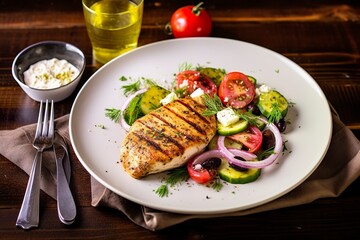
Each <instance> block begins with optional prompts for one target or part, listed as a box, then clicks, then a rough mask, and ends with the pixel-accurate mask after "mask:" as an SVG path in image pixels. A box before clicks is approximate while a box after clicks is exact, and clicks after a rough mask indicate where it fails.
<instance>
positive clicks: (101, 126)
mask: <svg viewBox="0 0 360 240" xmlns="http://www.w3.org/2000/svg"><path fill="white" fill-rule="evenodd" d="M95 127H98V128H101V129H105V125H104V124H96V125H95Z"/></svg>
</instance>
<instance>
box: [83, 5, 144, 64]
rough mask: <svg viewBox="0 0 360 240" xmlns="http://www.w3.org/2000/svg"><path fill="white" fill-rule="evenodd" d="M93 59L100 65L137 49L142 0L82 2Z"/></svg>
mask: <svg viewBox="0 0 360 240" xmlns="http://www.w3.org/2000/svg"><path fill="white" fill-rule="evenodd" d="M82 4H83V10H84V17H85V23H86V28H87V31H88V34H89V38H90V41H91V45H92V48H93V58H94V59H95V60H96V61H97V62H100V63H102V64H104V63H107V62H108V61H110V60H111V59H113V58H115V57H117V56H119V55H121V54H123V53H125V52H128V51H130V50H132V49H134V48H136V47H137V44H138V38H139V35H140V30H141V22H142V15H143V7H144V0H82Z"/></svg>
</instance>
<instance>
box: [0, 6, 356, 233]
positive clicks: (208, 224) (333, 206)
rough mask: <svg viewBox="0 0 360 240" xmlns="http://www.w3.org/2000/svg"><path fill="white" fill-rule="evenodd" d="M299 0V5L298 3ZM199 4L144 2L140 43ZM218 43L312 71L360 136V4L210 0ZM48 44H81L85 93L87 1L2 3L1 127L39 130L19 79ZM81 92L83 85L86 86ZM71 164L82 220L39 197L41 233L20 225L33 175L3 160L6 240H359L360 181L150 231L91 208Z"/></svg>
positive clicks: (1, 211)
mask: <svg viewBox="0 0 360 240" xmlns="http://www.w3.org/2000/svg"><path fill="white" fill-rule="evenodd" d="M293 2H294V3H293ZM188 3H192V4H194V3H197V2H194V1H180V0H179V1H165V0H157V1H155V0H146V1H145V10H144V19H143V27H142V32H141V36H140V41H139V44H140V45H145V44H148V43H152V42H156V41H159V40H165V39H170V38H172V37H171V36H168V35H166V34H165V33H164V31H163V28H164V25H165V24H166V22H167V21H168V20H169V19H170V16H171V14H172V12H173V11H174V10H175V9H177V8H178V7H180V6H182V5H185V4H188ZM206 7H207V10H208V12H209V14H210V15H211V16H212V19H213V32H212V36H214V37H225V38H231V39H238V40H242V41H247V42H251V43H254V44H257V45H261V46H264V47H266V48H269V49H272V50H274V51H276V52H279V53H280V54H283V55H285V56H286V57H288V58H290V59H291V60H293V61H295V62H296V63H297V64H299V65H300V66H302V67H303V68H304V69H305V70H306V71H308V72H309V73H310V74H311V75H312V76H313V77H314V79H315V80H316V81H317V83H318V84H319V85H320V87H321V88H322V90H323V91H324V93H325V95H326V96H327V98H328V100H329V102H330V103H331V104H332V105H333V106H334V107H335V109H336V110H337V111H338V113H339V115H340V117H341V119H342V121H343V122H344V123H345V124H346V125H347V126H348V127H349V128H350V129H351V130H352V131H353V132H354V133H355V135H356V136H357V137H358V138H359V137H360V111H359V110H360V2H359V1H340V0H339V1H335V0H333V1H325V0H324V1H322V0H319V1H312V0H307V1H296V2H295V1H291V2H290V1H277V0H275V1H266V0H259V1H231V0H222V1H215V0H211V1H206ZM44 40H60V41H66V42H69V43H72V44H74V45H76V46H78V47H79V48H80V49H81V50H82V51H83V52H84V53H85V55H86V58H87V66H86V70H85V73H84V75H83V79H82V83H81V85H82V84H83V83H84V82H85V81H86V80H87V79H88V78H89V77H90V76H91V75H92V74H93V73H94V72H95V71H96V69H97V67H96V66H95V65H94V64H92V56H91V51H92V50H91V45H90V42H89V39H88V36H87V32H86V29H85V25H84V21H83V14H82V6H81V1H80V0H62V1H45V0H37V1H32V2H31V3H30V2H27V1H11V0H3V1H0V119H1V121H0V129H1V130H3V129H14V128H17V127H20V126H23V125H26V124H30V123H34V122H36V119H37V114H38V106H39V105H38V103H36V102H35V101H33V100H31V99H30V98H29V97H28V96H26V94H25V93H24V92H23V91H22V90H21V89H20V87H19V86H18V85H17V83H16V82H15V81H14V79H13V77H12V75H11V64H12V61H13V59H14V57H15V56H16V54H17V53H18V52H19V51H20V50H22V49H23V48H25V47H26V46H28V45H30V44H32V43H36V42H39V41H44ZM79 87H80V86H79ZM75 96H76V93H75V94H74V95H72V96H71V97H70V98H68V99H67V100H65V101H62V102H60V103H58V104H57V108H56V112H55V115H56V117H60V116H62V115H65V114H68V113H69V112H70V109H71V106H72V103H73V101H74V98H75ZM72 157H73V160H74V161H73V180H72V182H71V188H72V190H73V193H74V195H75V200H76V204H77V206H78V218H77V220H76V222H75V223H74V224H73V225H71V226H65V225H63V224H61V223H60V222H59V220H58V218H57V210H56V202H55V201H54V200H53V199H51V198H50V197H49V196H47V195H46V194H44V193H42V194H41V216H40V221H41V223H40V226H39V228H38V229H34V230H31V231H24V230H22V229H19V228H17V227H16V226H15V221H16V218H17V215H18V212H19V208H20V206H21V202H22V198H23V194H24V192H25V188H26V183H27V180H28V176H27V175H26V174H25V173H24V172H23V171H21V170H20V169H19V168H18V167H16V166H15V165H14V164H12V163H11V162H10V161H8V160H7V159H6V158H4V157H3V156H0V239H24V238H26V239H30V238H34V239H85V238H95V239H98V238H106V239H108V238H114V239H132V238H137V239H226V238H236V239H240V238H244V237H247V238H250V239H251V238H260V237H266V238H268V239H269V238H270V239H279V238H286V237H287V238H289V237H290V236H292V239H293V238H300V239H304V238H306V237H308V238H309V237H311V238H314V239H315V238H318V239H340V238H350V239H353V238H355V236H357V237H358V234H359V233H360V180H359V179H358V180H356V181H355V182H354V183H353V184H352V185H351V186H350V187H349V188H348V189H347V190H346V191H345V192H344V193H343V194H342V195H341V196H339V197H337V198H327V199H320V200H317V201H315V202H313V203H311V204H307V205H302V206H297V207H291V208H287V209H280V210H275V211H270V212H264V213H259V214H254V215H249V216H244V217H231V218H230V217H229V218H221V219H206V220H191V221H188V222H185V223H183V224H179V225H177V226H174V227H171V228H168V229H165V230H162V231H158V232H150V231H148V230H145V229H143V228H141V227H139V226H137V225H135V224H133V223H132V222H131V221H129V220H128V219H127V218H126V217H125V216H124V215H123V214H122V213H120V212H117V211H115V210H112V209H105V208H94V207H91V205H90V200H91V195H90V175H89V173H88V172H87V171H86V170H85V169H84V168H83V167H82V165H81V164H80V162H79V161H77V159H76V156H75V154H74V153H73V152H72Z"/></svg>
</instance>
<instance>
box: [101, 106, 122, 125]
mask: <svg viewBox="0 0 360 240" xmlns="http://www.w3.org/2000/svg"><path fill="white" fill-rule="evenodd" d="M120 115H121V110H120V109H116V108H105V116H106V117H108V118H110V119H111V120H112V121H114V122H119V119H120Z"/></svg>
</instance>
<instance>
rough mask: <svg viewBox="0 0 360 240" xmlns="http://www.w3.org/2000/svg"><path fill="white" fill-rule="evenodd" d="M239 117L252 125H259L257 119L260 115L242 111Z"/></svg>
mask: <svg viewBox="0 0 360 240" xmlns="http://www.w3.org/2000/svg"><path fill="white" fill-rule="evenodd" d="M239 117H240V118H242V119H244V120H245V121H247V122H248V123H249V124H250V125H255V126H257V124H258V123H257V121H258V118H259V117H258V116H256V115H254V114H252V113H250V112H245V113H241V114H239Z"/></svg>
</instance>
